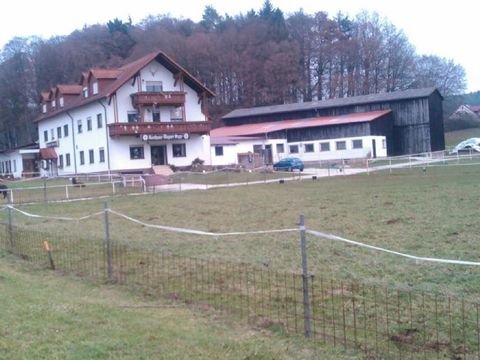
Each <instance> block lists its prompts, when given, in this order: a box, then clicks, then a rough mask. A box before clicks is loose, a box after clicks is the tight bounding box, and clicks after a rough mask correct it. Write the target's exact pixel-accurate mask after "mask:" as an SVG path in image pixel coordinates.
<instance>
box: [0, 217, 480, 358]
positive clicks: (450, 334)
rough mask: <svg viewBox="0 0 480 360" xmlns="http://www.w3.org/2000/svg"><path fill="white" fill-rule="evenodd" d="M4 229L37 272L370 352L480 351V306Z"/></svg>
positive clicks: (7, 245)
mask: <svg viewBox="0 0 480 360" xmlns="http://www.w3.org/2000/svg"><path fill="white" fill-rule="evenodd" d="M105 213H106V214H107V212H105ZM106 216H107V215H106ZM107 224H108V222H107ZM0 226H1V227H3V228H2V229H0V234H1V244H2V246H3V248H4V249H5V250H6V251H9V252H11V253H13V254H15V255H17V256H19V257H21V258H22V259H24V260H26V261H30V262H32V263H34V264H35V265H36V266H39V267H41V268H51V269H54V270H56V271H59V272H62V273H67V274H74V275H77V276H81V277H86V278H91V279H95V280H100V281H111V282H114V283H118V284H121V285H126V286H130V287H133V288H135V289H140V290H142V291H143V292H144V293H146V294H149V295H150V296H158V297H160V296H161V297H167V298H170V299H175V300H178V301H185V302H187V303H195V304H200V305H202V304H205V305H207V306H209V307H213V308H216V309H219V310H223V311H225V312H227V313H230V314H232V315H234V316H238V317H240V318H242V319H246V320H248V321H250V322H254V323H255V324H256V325H257V326H262V327H265V328H281V329H284V330H286V331H289V332H293V333H298V334H305V335H307V336H309V337H311V338H313V339H315V340H316V341H320V342H322V343H325V344H329V345H331V346H334V347H340V348H344V349H353V350H355V351H357V352H358V353H359V354H362V355H363V356H365V357H366V358H402V357H412V358H416V357H425V358H435V357H438V358H440V357H441V358H444V357H446V358H455V359H456V358H473V357H475V358H478V357H480V321H479V304H478V303H473V302H468V301H465V300H463V299H457V298H453V297H446V296H441V295H437V294H431V293H426V292H411V291H401V290H392V289H389V288H386V287H379V286H370V285H365V284H359V283H351V282H346V281H340V280H336V279H326V278H323V277H322V276H318V275H313V274H307V275H306V276H305V275H303V274H297V273H288V272H278V271H274V270H273V269H270V268H268V267H265V266H254V265H251V264H244V263H231V262H223V261H218V260H209V259H199V258H191V257H183V256H176V255H173V254H171V253H166V252H164V253H161V252H157V251H154V250H151V249H146V248H142V247H139V246H138V245H137V246H135V245H132V244H126V243H121V242H117V241H112V240H111V239H110V237H109V234H108V226H107V227H106V238H105V239H93V238H88V239H87V238H80V237H70V238H67V237H65V236H63V235H62V236H55V235H54V234H47V233H41V232H35V231H32V230H26V229H23V228H18V227H16V226H13V225H12V224H2V225H0ZM299 234H300V236H298V237H299V238H301V239H302V237H303V240H305V238H304V236H305V232H304V231H303V229H302V228H301V229H300V231H299ZM293 236H295V235H293ZM304 265H305V267H306V265H307V264H306V262H305V263H304Z"/></svg>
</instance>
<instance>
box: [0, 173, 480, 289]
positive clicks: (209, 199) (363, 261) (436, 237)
mask: <svg viewBox="0 0 480 360" xmlns="http://www.w3.org/2000/svg"><path fill="white" fill-rule="evenodd" d="M479 172H480V167H478V166H465V167H459V166H456V167H453V166H452V167H449V166H445V167H438V168H429V169H428V171H427V173H423V171H422V170H421V169H405V170H395V171H394V172H393V173H392V174H389V173H375V174H370V175H366V174H365V175H357V176H340V177H335V178H323V179H320V180H319V181H315V182H314V181H311V180H304V181H293V182H287V183H285V184H278V183H272V184H265V185H255V186H241V187H236V188H229V189H212V190H208V191H191V192H183V193H161V194H154V195H153V194H148V195H141V196H126V197H118V198H112V199H111V200H110V201H109V206H110V208H111V209H113V210H115V211H117V212H120V213H124V214H127V215H129V216H131V217H133V218H135V219H138V220H140V221H142V222H143V223H145V224H161V225H168V226H175V227H184V228H191V229H197V230H204V231H210V232H232V231H256V230H266V229H283V228H292V227H297V226H298V218H299V215H300V214H303V215H305V218H306V225H307V228H309V229H312V230H319V231H323V232H328V233H333V234H336V235H339V236H343V237H346V238H348V239H352V240H357V241H361V242H364V243H368V244H370V245H375V246H380V247H384V248H388V249H390V250H395V251H400V252H405V253H409V254H412V255H417V256H424V257H438V258H448V259H462V260H470V261H479V260H480V249H479V248H478V246H477V239H478V234H479V233H480V222H478V210H477V209H478V200H477V194H478V193H479V190H480V185H479V184H478V181H477V178H478V173H479ZM22 209H23V210H25V211H29V212H31V213H34V214H43V215H51V216H71V217H80V216H84V215H88V214H92V213H96V212H99V211H102V209H103V200H91V201H82V202H73V203H65V204H49V205H34V206H33V205H32V206H25V207H22ZM0 216H1V219H2V221H6V211H3V212H0ZM14 224H16V225H25V226H27V227H29V228H35V229H38V230H43V231H47V232H52V233H55V234H62V233H64V234H68V235H70V236H71V235H72V234H78V236H81V237H92V238H99V239H102V238H103V236H104V231H105V229H104V218H103V215H102V214H100V215H98V216H96V217H94V218H91V219H89V220H85V221H74V222H61V221H56V220H50V219H48V220H45V219H35V218H29V217H25V216H23V215H20V214H18V213H15V214H14ZM110 232H111V235H112V238H113V239H115V240H118V241H122V242H127V243H129V244H130V245H131V246H139V247H148V248H152V249H157V250H161V251H168V252H171V253H174V254H178V255H184V256H195V257H199V258H210V259H211V258H214V259H221V260H225V261H230V262H237V263H238V262H244V263H254V264H257V265H262V266H268V267H269V268H271V269H274V270H287V271H295V272H299V271H300V269H301V264H300V250H299V245H298V243H299V235H298V233H282V234H262V235H248V236H231V237H207V236H198V235H185V234H178V233H172V232H166V231H163V230H158V229H154V228H150V227H147V226H145V225H139V224H135V223H132V222H129V221H126V220H125V219H122V218H119V217H117V216H115V215H113V214H111V215H110ZM307 240H308V256H309V270H310V272H312V273H314V274H321V275H324V276H328V277H333V278H335V279H347V280H354V281H360V282H363V283H368V284H381V285H388V286H391V287H394V288H401V289H419V290H427V291H439V292H442V293H447V294H450V295H455V296H466V297H473V298H476V297H477V296H478V295H479V294H480V290H479V289H480V286H479V285H480V271H479V269H477V268H476V267H464V266H458V265H443V264H431V263H419V264H417V263H415V261H412V260H409V259H404V258H399V257H396V256H393V255H388V254H382V253H377V252H372V250H368V249H362V248H357V247H353V246H351V245H346V244H343V243H338V242H332V241H329V240H325V239H321V238H316V237H313V236H309V237H308V239H307Z"/></svg>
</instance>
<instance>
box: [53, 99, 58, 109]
mask: <svg viewBox="0 0 480 360" xmlns="http://www.w3.org/2000/svg"><path fill="white" fill-rule="evenodd" d="M56 107H57V102H56V101H55V100H52V109H55V108H56Z"/></svg>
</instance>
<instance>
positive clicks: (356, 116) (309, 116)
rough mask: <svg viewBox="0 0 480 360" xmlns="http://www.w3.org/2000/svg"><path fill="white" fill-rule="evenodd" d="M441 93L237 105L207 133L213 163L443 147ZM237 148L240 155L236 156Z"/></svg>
mask: <svg viewBox="0 0 480 360" xmlns="http://www.w3.org/2000/svg"><path fill="white" fill-rule="evenodd" d="M442 101H443V97H442V96H441V94H440V93H439V92H438V90H436V89H434V88H427V89H411V90H405V91H397V92H392V93H382V94H372V95H366V96H356V97H350V98H341V99H331V100H324V101H314V102H307V103H296V104H285V105H274V106H263V107H255V108H245V109H237V110H234V111H232V112H230V113H229V114H227V115H225V116H224V117H223V118H222V120H223V122H224V123H225V126H224V127H222V128H218V129H214V130H212V132H211V142H212V163H213V164H216V165H221V164H227V163H232V162H235V163H238V162H242V161H241V158H243V154H245V153H250V152H251V153H254V154H259V156H260V157H261V158H263V159H264V161H265V162H266V163H270V162H272V161H276V160H278V159H280V158H282V157H285V156H289V155H294V156H298V157H300V158H302V159H303V160H305V161H316V160H329V159H353V158H365V157H381V156H386V155H389V156H393V155H404V154H416V153H424V152H433V151H440V150H444V148H445V139H444V129H443V108H442ZM235 153H239V154H240V156H237V157H236V156H235Z"/></svg>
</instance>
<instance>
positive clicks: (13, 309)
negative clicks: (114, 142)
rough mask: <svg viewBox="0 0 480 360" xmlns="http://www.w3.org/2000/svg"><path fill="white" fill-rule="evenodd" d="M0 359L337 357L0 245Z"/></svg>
mask: <svg viewBox="0 0 480 360" xmlns="http://www.w3.org/2000/svg"><path fill="white" fill-rule="evenodd" d="M0 288H1V291H0V303H1V304H2V316H0V358H1V359H319V358H322V359H336V358H339V357H342V358H345V357H346V356H347V355H346V354H345V353H339V352H335V351H333V350H331V349H327V350H325V347H323V348H320V347H319V346H318V343H314V342H309V341H306V340H304V339H302V338H300V337H296V336H289V337H286V336H285V335H284V334H281V333H276V334H273V333H271V332H270V331H267V330H265V329H263V328H262V327H261V326H255V325H254V326H247V325H246V324H242V323H236V322H235V321H233V320H232V319H231V318H230V319H226V318H225V317H223V315H222V314H221V313H218V312H215V311H214V310H213V309H209V308H196V307H194V306H192V307H186V306H184V305H182V304H180V303H178V302H171V301H167V300H165V299H152V298H149V297H148V296H142V295H141V294H132V293H128V292H126V291H124V290H123V291H122V289H121V288H118V287H114V286H107V285H99V284H92V283H86V282H84V281H82V280H80V279H75V280H74V281H72V278H66V277H59V276H56V275H54V274H53V273H51V272H49V271H47V270H45V271H38V270H33V269H31V268H29V267H28V265H26V264H25V263H21V262H20V261H19V260H16V259H14V258H12V257H11V256H6V255H5V254H4V253H1V252H0Z"/></svg>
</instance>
